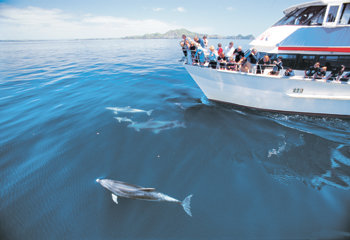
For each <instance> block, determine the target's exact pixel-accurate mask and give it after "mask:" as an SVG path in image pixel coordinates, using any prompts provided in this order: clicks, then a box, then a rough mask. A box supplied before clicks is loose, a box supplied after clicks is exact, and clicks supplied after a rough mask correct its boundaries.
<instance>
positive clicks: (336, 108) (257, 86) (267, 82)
mask: <svg viewBox="0 0 350 240" xmlns="http://www.w3.org/2000/svg"><path fill="white" fill-rule="evenodd" d="M184 66H185V68H186V70H187V71H188V73H189V74H190V75H191V77H192V78H193V79H194V80H195V82H196V83H197V84H198V86H199V87H200V88H201V90H202V91H203V93H204V94H205V95H206V97H207V98H208V99H210V100H214V101H220V102H225V103H231V104H235V105H240V106H245V107H249V108H254V109H261V110H268V111H278V112H288V113H302V114H315V115H338V116H343V117H350V84H347V83H345V84H344V83H343V84H341V83H336V82H324V81H312V80H309V79H304V78H301V77H292V78H285V77H279V76H266V75H260V74H258V75H256V74H249V73H240V72H232V71H220V70H216V69H210V68H207V67H198V66H191V65H184Z"/></svg>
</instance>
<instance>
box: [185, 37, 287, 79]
mask: <svg viewBox="0 0 350 240" xmlns="http://www.w3.org/2000/svg"><path fill="white" fill-rule="evenodd" d="M180 45H181V47H182V51H183V53H184V58H185V60H186V62H187V64H192V65H199V66H204V65H207V66H208V67H210V68H214V69H220V70H228V71H241V72H252V71H253V69H254V67H255V68H256V66H257V69H256V73H257V74H262V73H264V71H265V68H266V67H270V68H271V67H273V69H272V71H270V72H269V74H271V75H278V74H279V72H280V70H281V69H282V68H283V66H282V58H278V59H277V61H273V62H271V61H270V59H269V56H268V55H266V56H264V57H263V58H262V59H260V60H259V59H258V56H257V53H258V51H257V50H256V49H252V50H250V51H247V53H245V52H244V51H243V49H242V47H241V46H239V47H237V48H235V47H234V43H233V42H230V43H229V44H228V46H226V47H225V48H223V47H222V44H221V43H218V46H217V48H215V47H214V46H213V45H211V46H210V47H208V39H207V36H203V38H199V37H197V36H195V37H194V38H193V40H192V39H191V38H189V37H187V36H186V35H182V41H181V42H180ZM291 74H292V73H291Z"/></svg>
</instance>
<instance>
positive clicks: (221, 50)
mask: <svg viewBox="0 0 350 240" xmlns="http://www.w3.org/2000/svg"><path fill="white" fill-rule="evenodd" d="M216 51H217V52H218V55H220V53H222V52H223V51H224V50H223V49H222V44H221V43H218V48H217V49H216Z"/></svg>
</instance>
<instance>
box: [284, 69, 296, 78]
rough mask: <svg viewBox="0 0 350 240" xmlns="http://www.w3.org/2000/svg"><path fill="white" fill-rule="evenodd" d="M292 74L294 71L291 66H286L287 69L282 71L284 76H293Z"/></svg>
mask: <svg viewBox="0 0 350 240" xmlns="http://www.w3.org/2000/svg"><path fill="white" fill-rule="evenodd" d="M294 75H295V74H294V71H293V69H291V68H287V70H286V71H285V72H284V76H286V77H293V76H294Z"/></svg>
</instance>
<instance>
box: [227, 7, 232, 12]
mask: <svg viewBox="0 0 350 240" xmlns="http://www.w3.org/2000/svg"><path fill="white" fill-rule="evenodd" d="M226 10H227V11H233V10H234V8H233V7H227V8H226Z"/></svg>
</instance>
